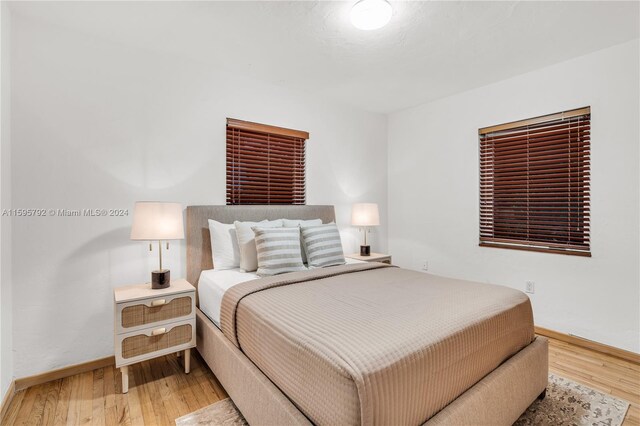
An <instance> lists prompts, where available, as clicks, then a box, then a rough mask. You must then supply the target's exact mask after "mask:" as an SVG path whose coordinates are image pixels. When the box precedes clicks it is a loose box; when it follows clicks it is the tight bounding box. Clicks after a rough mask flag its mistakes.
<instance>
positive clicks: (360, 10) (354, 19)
mask: <svg viewBox="0 0 640 426" xmlns="http://www.w3.org/2000/svg"><path fill="white" fill-rule="evenodd" d="M391 15H393V8H392V7H391V5H390V4H389V2H388V1H386V0H360V1H359V2H358V3H356V4H354V5H353V8H352V9H351V23H352V24H353V26H354V27H356V28H358V29H359V30H377V29H378V28H382V27H384V26H385V25H387V24H388V23H389V21H390V20H391Z"/></svg>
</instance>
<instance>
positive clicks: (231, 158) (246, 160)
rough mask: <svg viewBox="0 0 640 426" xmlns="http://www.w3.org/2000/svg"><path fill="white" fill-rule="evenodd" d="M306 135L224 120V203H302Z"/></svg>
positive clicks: (304, 200)
mask: <svg viewBox="0 0 640 426" xmlns="http://www.w3.org/2000/svg"><path fill="white" fill-rule="evenodd" d="M308 138H309V133H307V132H302V131H299V130H292V129H285V128H282V127H276V126H269V125H266V124H258V123H251V122H248V121H242V120H236V119H232V118H228V119H227V204H305V202H306V185H305V141H306V140H307V139H308Z"/></svg>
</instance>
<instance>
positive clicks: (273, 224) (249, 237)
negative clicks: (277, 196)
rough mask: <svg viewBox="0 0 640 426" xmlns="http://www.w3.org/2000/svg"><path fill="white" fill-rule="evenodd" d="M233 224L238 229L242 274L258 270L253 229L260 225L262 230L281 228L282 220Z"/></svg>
mask: <svg viewBox="0 0 640 426" xmlns="http://www.w3.org/2000/svg"><path fill="white" fill-rule="evenodd" d="M233 224H234V225H235V227H236V236H237V238H238V248H239V250H240V270H241V271H242V272H253V271H255V270H256V269H258V254H257V253H256V240H255V237H256V236H255V234H254V233H253V229H251V228H252V227H254V226H258V225H259V226H260V227H261V228H281V227H282V219H278V220H271V221H269V220H263V221H262V222H238V221H235V222H234V223H233Z"/></svg>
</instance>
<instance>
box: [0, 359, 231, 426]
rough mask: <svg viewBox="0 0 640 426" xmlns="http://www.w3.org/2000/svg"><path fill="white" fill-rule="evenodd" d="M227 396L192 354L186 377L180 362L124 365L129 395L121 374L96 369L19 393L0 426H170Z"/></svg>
mask: <svg viewBox="0 0 640 426" xmlns="http://www.w3.org/2000/svg"><path fill="white" fill-rule="evenodd" d="M226 397H227V394H226V392H225V391H224V389H223V388H222V386H221V385H220V383H219V382H218V380H216V378H215V376H214V375H213V373H212V372H211V370H209V368H208V367H207V365H206V364H205V363H204V361H202V358H200V356H199V355H197V351H195V350H193V351H192V356H191V373H190V374H185V373H184V368H183V364H182V358H177V357H176V356H175V355H168V356H165V357H161V358H158V359H154V360H150V361H145V362H142V363H139V364H135V365H133V366H131V367H129V393H127V394H122V393H121V380H120V372H119V370H118V369H116V368H115V367H114V366H110V367H105V368H99V369H97V370H93V371H89V372H87V373H82V374H78V375H75V376H71V377H67V378H64V379H60V380H55V381H52V382H48V383H45V384H42V385H38V386H33V387H31V388H28V389H25V390H22V391H20V392H18V393H16V395H15V396H14V397H13V401H12V402H11V404H10V405H9V408H8V409H7V411H6V413H5V416H4V418H3V419H2V422H0V423H1V424H2V425H22V424H24V425H100V426H102V425H131V426H138V425H175V423H174V420H175V419H176V418H178V417H180V416H184V415H185V414H189V413H191V412H193V411H195V410H197V409H200V408H202V407H206V406H207V405H209V404H213V403H214V402H216V401H219V400H220V399H224V398H226Z"/></svg>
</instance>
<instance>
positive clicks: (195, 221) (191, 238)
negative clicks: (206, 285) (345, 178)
mask: <svg viewBox="0 0 640 426" xmlns="http://www.w3.org/2000/svg"><path fill="white" fill-rule="evenodd" d="M282 218H284V219H305V220H308V219H322V222H323V223H329V222H332V221H335V220H336V214H335V210H334V208H333V206H188V207H187V281H189V282H190V283H191V284H193V285H194V286H196V288H197V287H198V279H199V278H200V272H202V271H203V270H207V269H211V268H213V261H212V260H211V239H210V236H209V223H208V222H207V221H208V220H209V219H214V220H217V221H218V222H222V223H233V222H234V221H235V220H239V221H256V222H257V221H261V220H263V219H268V220H275V219H282Z"/></svg>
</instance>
